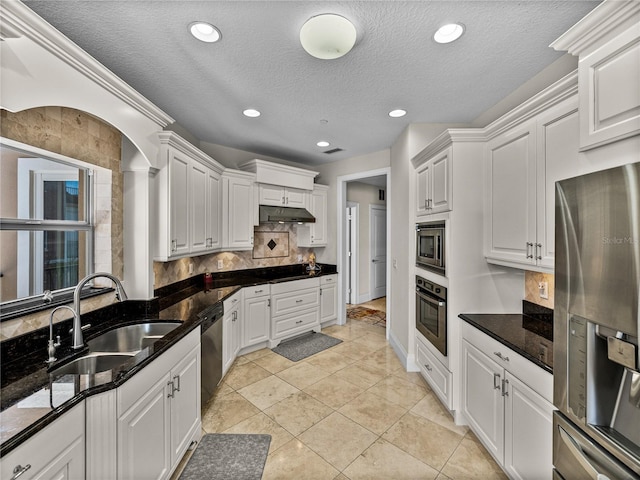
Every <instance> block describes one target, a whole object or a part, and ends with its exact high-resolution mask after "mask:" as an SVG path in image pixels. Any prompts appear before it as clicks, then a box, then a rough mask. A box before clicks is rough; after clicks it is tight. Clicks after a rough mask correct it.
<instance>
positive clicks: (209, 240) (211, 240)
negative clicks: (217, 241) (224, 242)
mask: <svg viewBox="0 0 640 480" xmlns="http://www.w3.org/2000/svg"><path fill="white" fill-rule="evenodd" d="M211 245H213V239H212V238H211V237H209V238H207V247H210V246H211Z"/></svg>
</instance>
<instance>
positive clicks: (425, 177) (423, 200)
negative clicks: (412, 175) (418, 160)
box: [416, 162, 431, 216]
mask: <svg viewBox="0 0 640 480" xmlns="http://www.w3.org/2000/svg"><path fill="white" fill-rule="evenodd" d="M430 180H431V164H430V163H429V162H427V163H426V164H424V165H422V166H421V167H420V168H419V169H418V170H417V171H416V215H418V216H420V215H426V214H427V213H428V210H427V199H428V198H429V190H430V188H429V181H430Z"/></svg>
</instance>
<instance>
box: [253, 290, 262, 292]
mask: <svg viewBox="0 0 640 480" xmlns="http://www.w3.org/2000/svg"><path fill="white" fill-rule="evenodd" d="M253 293H262V289H260V290H254V291H253Z"/></svg>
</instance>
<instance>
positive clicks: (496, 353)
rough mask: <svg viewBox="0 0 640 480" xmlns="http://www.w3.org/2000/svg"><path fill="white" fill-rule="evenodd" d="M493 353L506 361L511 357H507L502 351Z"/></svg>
mask: <svg viewBox="0 0 640 480" xmlns="http://www.w3.org/2000/svg"><path fill="white" fill-rule="evenodd" d="M493 354H494V355H495V356H496V357H498V358H499V359H500V360H503V361H505V362H508V361H509V357H506V356H504V355H502V353H500V352H493Z"/></svg>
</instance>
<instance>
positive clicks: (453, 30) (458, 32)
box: [433, 23, 464, 43]
mask: <svg viewBox="0 0 640 480" xmlns="http://www.w3.org/2000/svg"><path fill="white" fill-rule="evenodd" d="M463 33H464V25H462V24H461V23H448V24H446V25H443V26H441V27H440V28H439V29H438V31H437V32H436V33H435V34H434V35H433V39H434V40H435V41H436V42H438V43H450V42H453V41H454V40H457V39H459V38H460V37H461V36H462V34H463Z"/></svg>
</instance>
